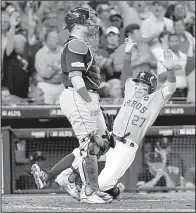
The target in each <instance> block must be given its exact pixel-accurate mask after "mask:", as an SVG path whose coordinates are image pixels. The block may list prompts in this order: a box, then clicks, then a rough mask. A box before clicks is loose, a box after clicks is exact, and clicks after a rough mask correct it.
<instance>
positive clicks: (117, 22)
mask: <svg viewBox="0 0 196 213" xmlns="http://www.w3.org/2000/svg"><path fill="white" fill-rule="evenodd" d="M110 23H111V26H114V27H117V28H118V30H119V33H120V38H119V43H120V44H123V43H124V40H125V37H124V24H123V18H122V16H121V15H120V14H118V13H116V14H112V15H111V16H110Z"/></svg>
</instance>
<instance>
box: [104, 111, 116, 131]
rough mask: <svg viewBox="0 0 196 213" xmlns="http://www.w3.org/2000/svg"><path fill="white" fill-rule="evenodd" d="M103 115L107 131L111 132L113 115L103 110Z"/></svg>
mask: <svg viewBox="0 0 196 213" xmlns="http://www.w3.org/2000/svg"><path fill="white" fill-rule="evenodd" d="M103 116H104V119H105V123H106V126H107V129H108V131H109V132H112V130H113V124H114V118H113V116H112V115H109V114H108V113H105V112H104V111H103Z"/></svg>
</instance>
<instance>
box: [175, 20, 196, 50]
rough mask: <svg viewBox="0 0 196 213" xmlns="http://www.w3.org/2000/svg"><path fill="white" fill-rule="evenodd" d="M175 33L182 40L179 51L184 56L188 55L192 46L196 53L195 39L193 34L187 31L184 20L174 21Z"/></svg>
mask: <svg viewBox="0 0 196 213" xmlns="http://www.w3.org/2000/svg"><path fill="white" fill-rule="evenodd" d="M174 31H175V33H176V34H177V35H178V37H179V39H180V44H179V50H180V51H181V52H183V53H184V54H187V53H188V50H189V47H190V45H191V46H192V49H193V51H195V38H194V37H193V36H192V35H191V33H189V32H187V31H186V27H185V23H184V20H183V19H180V20H177V21H174Z"/></svg>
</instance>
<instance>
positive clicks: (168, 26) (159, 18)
mask: <svg viewBox="0 0 196 213" xmlns="http://www.w3.org/2000/svg"><path fill="white" fill-rule="evenodd" d="M166 8H167V2H164V1H153V3H152V13H153V14H152V15H151V16H150V18H148V19H146V20H144V21H143V22H142V25H141V33H142V37H143V38H145V40H146V41H147V42H148V44H149V45H150V46H154V45H157V44H158V36H159V34H160V33H161V32H163V31H170V32H173V21H172V20H171V19H168V18H166V17H164V16H165V13H166ZM149 26H150V27H149Z"/></svg>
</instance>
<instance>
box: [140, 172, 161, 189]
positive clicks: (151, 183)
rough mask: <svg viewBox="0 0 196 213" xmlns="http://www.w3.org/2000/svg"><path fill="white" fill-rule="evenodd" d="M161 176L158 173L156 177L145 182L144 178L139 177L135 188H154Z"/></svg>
mask: <svg viewBox="0 0 196 213" xmlns="http://www.w3.org/2000/svg"><path fill="white" fill-rule="evenodd" d="M162 176H163V175H162V174H161V172H160V173H157V174H156V176H155V177H154V178H153V179H152V180H150V181H146V180H145V177H139V178H138V179H139V181H138V182H137V187H138V188H151V187H154V186H155V185H156V184H157V182H158V181H159V180H160V179H161V177H162Z"/></svg>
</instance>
